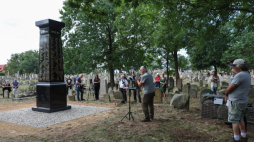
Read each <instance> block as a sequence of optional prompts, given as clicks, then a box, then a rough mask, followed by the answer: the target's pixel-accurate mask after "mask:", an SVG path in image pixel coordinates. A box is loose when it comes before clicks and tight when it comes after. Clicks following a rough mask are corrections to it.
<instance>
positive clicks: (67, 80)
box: [65, 75, 72, 94]
mask: <svg viewBox="0 0 254 142" xmlns="http://www.w3.org/2000/svg"><path fill="white" fill-rule="evenodd" d="M65 83H66V94H68V91H69V89H71V83H72V79H70V76H69V75H68V78H67V79H66V81H65Z"/></svg>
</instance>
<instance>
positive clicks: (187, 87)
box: [183, 85, 190, 93]
mask: <svg viewBox="0 0 254 142" xmlns="http://www.w3.org/2000/svg"><path fill="white" fill-rule="evenodd" d="M189 86H190V85H184V86H183V93H189V89H190V88H189Z"/></svg>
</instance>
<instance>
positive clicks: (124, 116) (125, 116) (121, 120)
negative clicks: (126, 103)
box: [121, 113, 129, 121]
mask: <svg viewBox="0 0 254 142" xmlns="http://www.w3.org/2000/svg"><path fill="white" fill-rule="evenodd" d="M128 114H129V113H127V114H126V115H125V116H124V117H123V118H122V120H123V119H124V118H125V117H126V118H127V119H128V117H127V115H128ZM122 120H121V121H122Z"/></svg>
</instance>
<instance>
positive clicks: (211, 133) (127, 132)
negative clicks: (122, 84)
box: [0, 98, 254, 142]
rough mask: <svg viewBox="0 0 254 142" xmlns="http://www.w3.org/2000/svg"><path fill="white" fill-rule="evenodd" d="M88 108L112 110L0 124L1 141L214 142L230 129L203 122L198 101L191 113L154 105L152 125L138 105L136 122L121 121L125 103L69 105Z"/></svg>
mask: <svg viewBox="0 0 254 142" xmlns="http://www.w3.org/2000/svg"><path fill="white" fill-rule="evenodd" d="M6 100H8V99H2V98H1V99H0V107H1V111H6V110H10V109H15V108H16V109H19V108H24V107H31V106H33V105H35V103H34V102H35V99H34V98H33V99H29V100H26V101H20V102H12V101H7V102H8V103H2V101H6ZM68 104H82V105H91V106H101V107H111V108H113V109H111V110H109V111H106V112H102V113H98V114H94V115H90V116H87V117H83V118H79V119H75V120H71V121H67V122H64V123H61V124H56V125H52V126H49V127H46V128H35V127H28V126H21V125H16V124H10V123H4V122H0V132H1V133H0V141H3V142H5V141H8V142H12V141H13V142H16V141H21V142H29V141H31V142H33V141H38V142H44V141H53V142H55V141H57V142H62V141H75V142H76V141H87V142H91V141H95V142H107V141H116V142H118V141H119V142H127V141H135V142H141V141H144V142H153V141H159V142H161V141H167V142H170V141H172V142H188V141H191V142H204V141H206V142H216V141H218V142H219V141H220V142H221V141H223V142H224V141H230V140H231V138H232V136H233V133H232V129H230V128H228V126H227V125H224V121H223V120H218V119H202V118H201V117H200V109H199V107H200V105H199V99H191V103H190V104H191V106H190V110H189V111H187V110H180V109H173V108H171V107H170V106H169V105H168V104H166V103H163V104H155V118H154V120H152V122H140V119H143V117H144V114H143V112H142V108H141V104H140V103H132V104H131V111H132V112H133V117H134V120H135V122H133V121H132V120H131V121H129V120H128V119H127V118H125V119H123V121H120V120H121V119H122V118H123V117H124V116H125V114H126V113H127V112H128V109H129V108H128V104H123V105H117V106H116V105H115V104H112V103H111V104H110V103H103V102H98V101H97V102H94V101H92V100H89V101H84V102H70V101H69V102H68ZM247 133H248V135H249V140H250V141H251V140H252V141H253V137H254V128H253V126H248V132H247Z"/></svg>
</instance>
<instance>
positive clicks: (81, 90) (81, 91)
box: [77, 88, 84, 101]
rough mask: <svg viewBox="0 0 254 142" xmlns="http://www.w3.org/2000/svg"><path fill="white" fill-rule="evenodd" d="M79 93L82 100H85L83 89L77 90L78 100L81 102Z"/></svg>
mask: <svg viewBox="0 0 254 142" xmlns="http://www.w3.org/2000/svg"><path fill="white" fill-rule="evenodd" d="M79 92H80V93H81V95H80V96H81V100H83V93H84V92H83V89H79V88H77V99H78V101H80V99H79Z"/></svg>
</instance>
